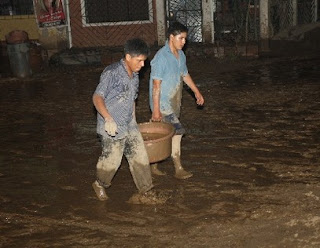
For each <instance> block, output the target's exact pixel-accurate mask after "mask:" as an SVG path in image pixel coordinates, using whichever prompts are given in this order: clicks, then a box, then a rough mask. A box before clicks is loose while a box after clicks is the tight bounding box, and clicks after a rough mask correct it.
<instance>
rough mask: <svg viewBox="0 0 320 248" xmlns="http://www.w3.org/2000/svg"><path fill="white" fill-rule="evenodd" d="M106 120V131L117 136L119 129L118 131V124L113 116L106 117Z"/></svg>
mask: <svg viewBox="0 0 320 248" xmlns="http://www.w3.org/2000/svg"><path fill="white" fill-rule="evenodd" d="M104 121H105V123H104V129H105V130H106V132H107V133H108V134H109V135H110V136H112V137H114V136H116V134H117V131H118V126H117V124H116V123H115V121H114V120H113V119H112V118H110V119H107V118H106V119H104Z"/></svg>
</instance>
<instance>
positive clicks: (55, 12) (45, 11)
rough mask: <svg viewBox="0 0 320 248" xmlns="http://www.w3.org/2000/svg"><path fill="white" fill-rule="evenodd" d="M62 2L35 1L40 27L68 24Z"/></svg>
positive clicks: (57, 0) (54, 0) (52, 0)
mask: <svg viewBox="0 0 320 248" xmlns="http://www.w3.org/2000/svg"><path fill="white" fill-rule="evenodd" d="M62 3H63V2H62V0H34V4H35V9H36V14H37V20H38V25H39V27H52V26H58V25H64V24H65V22H66V18H65V14H64V9H63V4H62Z"/></svg>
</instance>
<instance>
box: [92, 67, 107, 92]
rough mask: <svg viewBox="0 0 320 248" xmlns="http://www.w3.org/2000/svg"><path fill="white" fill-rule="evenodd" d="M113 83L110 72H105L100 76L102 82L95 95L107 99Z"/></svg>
mask: <svg viewBox="0 0 320 248" xmlns="http://www.w3.org/2000/svg"><path fill="white" fill-rule="evenodd" d="M110 82H111V73H110V71H108V70H107V71H104V72H103V73H102V74H101V76H100V82H99V84H98V86H97V88H96V90H95V92H94V94H97V95H100V96H102V97H103V98H106V95H107V92H108V91H109V87H110Z"/></svg>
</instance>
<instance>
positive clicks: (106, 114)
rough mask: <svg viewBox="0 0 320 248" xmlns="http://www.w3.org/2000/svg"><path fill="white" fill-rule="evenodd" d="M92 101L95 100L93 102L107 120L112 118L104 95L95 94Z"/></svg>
mask: <svg viewBox="0 0 320 248" xmlns="http://www.w3.org/2000/svg"><path fill="white" fill-rule="evenodd" d="M92 101H93V104H94V106H95V108H96V110H97V111H98V112H99V113H100V115H102V117H103V118H104V119H105V120H111V119H112V117H111V115H110V114H109V112H108V110H107V107H106V105H105V103H104V100H103V97H102V96H100V95H98V94H93V97H92Z"/></svg>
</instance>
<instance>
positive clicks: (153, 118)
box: [151, 111, 162, 121]
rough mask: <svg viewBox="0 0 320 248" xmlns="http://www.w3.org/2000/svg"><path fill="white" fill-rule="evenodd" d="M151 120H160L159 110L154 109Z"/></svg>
mask: <svg viewBox="0 0 320 248" xmlns="http://www.w3.org/2000/svg"><path fill="white" fill-rule="evenodd" d="M151 120H152V121H161V120H162V114H161V113H160V112H156V111H154V112H153V113H152V116H151Z"/></svg>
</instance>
